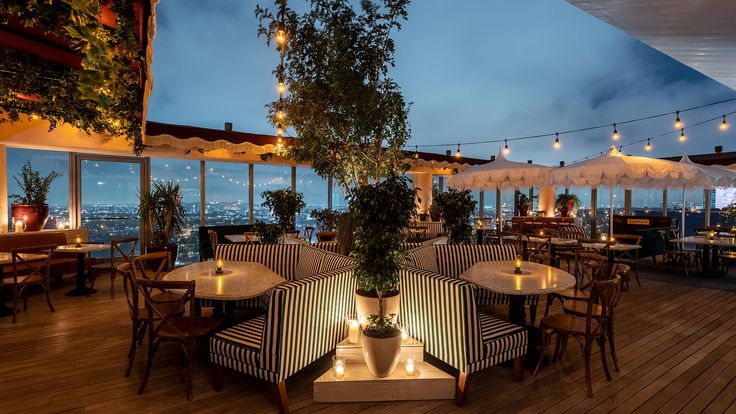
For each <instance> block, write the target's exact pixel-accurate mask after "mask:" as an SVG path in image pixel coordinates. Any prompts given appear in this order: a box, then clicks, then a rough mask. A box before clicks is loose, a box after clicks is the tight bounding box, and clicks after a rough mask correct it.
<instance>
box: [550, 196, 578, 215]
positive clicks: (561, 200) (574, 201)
mask: <svg viewBox="0 0 736 414" xmlns="http://www.w3.org/2000/svg"><path fill="white" fill-rule="evenodd" d="M579 207H580V199H579V198H578V196H576V195H575V194H560V195H558V196H557V199H556V200H555V208H556V209H557V212H558V213H559V214H560V217H571V216H572V215H574V214H575V212H576V211H578V208H579Z"/></svg>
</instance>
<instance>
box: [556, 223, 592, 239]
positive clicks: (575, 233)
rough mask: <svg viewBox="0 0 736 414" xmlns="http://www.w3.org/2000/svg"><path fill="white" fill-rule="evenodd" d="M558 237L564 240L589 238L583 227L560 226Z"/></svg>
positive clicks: (557, 232)
mask: <svg viewBox="0 0 736 414" xmlns="http://www.w3.org/2000/svg"><path fill="white" fill-rule="evenodd" d="M556 236H557V237H560V238H563V239H580V238H583V239H585V238H587V237H588V235H587V234H586V232H585V228H584V227H581V226H560V227H558V228H557V231H556Z"/></svg>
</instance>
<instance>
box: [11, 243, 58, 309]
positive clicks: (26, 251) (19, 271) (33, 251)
mask: <svg viewBox="0 0 736 414" xmlns="http://www.w3.org/2000/svg"><path fill="white" fill-rule="evenodd" d="M56 247H57V246H56V245H55V244H47V245H43V246H31V247H24V248H20V249H13V250H11V251H10V255H11V258H12V260H13V275H12V277H7V278H4V279H3V280H2V281H3V284H6V285H12V287H13V323H16V322H17V317H18V315H17V313H18V300H19V299H20V298H21V296H22V297H23V310H28V293H27V289H28V288H30V287H31V286H41V287H42V288H43V291H44V294H45V295H46V303H47V304H48V305H49V310H51V312H54V311H55V310H54V305H53V304H52V303H51V296H49V290H50V288H49V268H50V267H51V266H50V262H51V256H52V255H53V254H54V250H55V249H56Z"/></svg>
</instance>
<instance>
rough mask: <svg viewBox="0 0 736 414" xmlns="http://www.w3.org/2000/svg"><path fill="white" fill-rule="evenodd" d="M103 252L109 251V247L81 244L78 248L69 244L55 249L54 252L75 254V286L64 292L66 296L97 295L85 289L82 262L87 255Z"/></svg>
mask: <svg viewBox="0 0 736 414" xmlns="http://www.w3.org/2000/svg"><path fill="white" fill-rule="evenodd" d="M103 250H110V245H109V244H100V243H82V244H80V245H79V246H77V245H76V244H69V245H65V246H59V247H57V248H56V250H55V251H56V252H64V253H75V254H76V255H77V286H76V287H75V288H74V289H72V290H70V291H68V292H66V293H65V295H66V296H89V295H93V294H95V293H97V289H93V288H91V287H87V284H86V281H87V277H86V274H85V273H86V269H85V266H84V265H85V263H84V262H85V259H86V257H87V255H88V254H90V253H92V252H99V251H103Z"/></svg>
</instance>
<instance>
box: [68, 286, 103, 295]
mask: <svg viewBox="0 0 736 414" xmlns="http://www.w3.org/2000/svg"><path fill="white" fill-rule="evenodd" d="M95 293H97V289H93V288H90V287H86V286H84V287H81V288H79V287H76V288H74V289H72V290H70V291H68V292H66V293H65V294H64V296H89V295H94V294H95Z"/></svg>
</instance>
